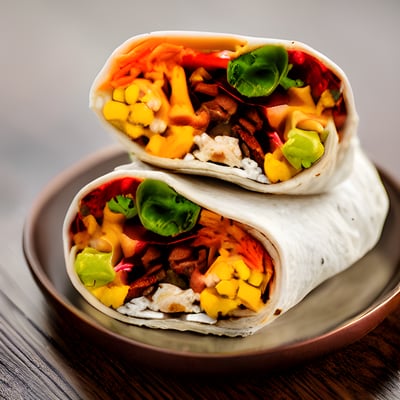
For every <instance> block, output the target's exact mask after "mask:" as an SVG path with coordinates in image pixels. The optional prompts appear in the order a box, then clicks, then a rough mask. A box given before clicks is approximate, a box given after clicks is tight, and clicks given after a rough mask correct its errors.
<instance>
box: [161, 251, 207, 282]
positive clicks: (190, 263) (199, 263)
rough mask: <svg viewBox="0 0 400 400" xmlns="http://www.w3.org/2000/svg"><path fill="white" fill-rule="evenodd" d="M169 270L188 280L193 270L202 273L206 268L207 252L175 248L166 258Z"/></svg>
mask: <svg viewBox="0 0 400 400" xmlns="http://www.w3.org/2000/svg"><path fill="white" fill-rule="evenodd" d="M168 262H169V264H170V267H171V269H172V270H173V271H174V272H176V273H177V274H179V275H184V276H186V277H188V278H190V276H191V275H192V273H193V271H194V270H195V269H198V270H199V271H203V270H204V269H205V268H206V267H207V250H206V249H194V248H190V247H188V246H176V247H175V248H174V249H173V250H172V251H171V253H170V255H169V257H168Z"/></svg>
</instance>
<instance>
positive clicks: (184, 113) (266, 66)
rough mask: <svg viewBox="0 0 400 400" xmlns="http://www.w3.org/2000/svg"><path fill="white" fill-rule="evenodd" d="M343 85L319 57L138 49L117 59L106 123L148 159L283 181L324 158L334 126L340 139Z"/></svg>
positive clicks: (155, 46)
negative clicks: (196, 162) (209, 166)
mask: <svg viewBox="0 0 400 400" xmlns="http://www.w3.org/2000/svg"><path fill="white" fill-rule="evenodd" d="M341 86H342V85H341V81H340V79H339V78H338V77H337V76H336V75H335V74H334V73H333V72H332V71H331V70H329V69H328V68H327V67H326V66H325V65H324V64H323V63H322V62H321V61H319V60H318V59H317V58H316V57H314V56H312V55H310V54H308V53H306V52H304V51H300V50H287V49H285V48H284V47H283V46H279V45H264V46H260V47H258V48H256V49H253V50H251V51H250V50H249V51H247V52H245V53H242V54H240V53H239V52H233V51H231V50H224V49H222V50H220V49H218V50H214V51H204V50H197V49H194V48H189V47H186V46H181V45H176V44H172V43H167V42H163V43H158V42H152V41H150V42H149V43H146V42H144V43H142V44H141V45H139V46H137V47H135V48H133V49H132V50H131V51H129V52H128V53H126V54H123V55H120V56H118V57H116V58H115V60H114V64H113V67H112V69H111V72H110V75H109V79H108V80H107V81H106V82H104V83H103V84H102V86H101V87H100V88H99V90H100V91H103V92H105V93H107V96H106V98H107V100H105V101H104V104H103V105H102V113H103V116H104V118H105V119H106V120H107V121H108V122H109V123H111V124H112V125H113V126H115V127H116V128H117V129H118V130H120V131H122V132H123V133H124V134H126V135H127V136H128V137H129V138H130V139H131V140H133V141H135V142H136V143H138V144H139V145H140V146H142V147H143V148H144V149H145V151H146V152H147V153H149V154H151V155H154V156H158V157H165V158H170V159H185V160H200V161H203V162H210V163H216V164H220V165H224V166H229V167H232V168H239V169H241V170H243V171H244V174H245V176H246V177H248V178H250V179H253V180H256V181H258V182H261V183H267V184H268V183H276V182H280V181H286V180H288V179H290V178H291V177H293V176H295V175H296V174H298V173H299V172H300V171H302V170H303V169H305V168H310V167H311V166H312V165H313V164H314V163H316V162H317V161H318V160H319V159H320V158H321V157H322V156H323V154H324V151H325V141H326V138H327V135H328V131H327V129H326V127H327V123H328V121H329V120H333V121H334V123H335V126H336V130H337V132H338V134H339V140H340V136H341V130H342V129H343V126H344V123H345V120H346V115H347V114H346V106H345V102H344V99H343V93H342V87H341Z"/></svg>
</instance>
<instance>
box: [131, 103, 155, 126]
mask: <svg viewBox="0 0 400 400" xmlns="http://www.w3.org/2000/svg"><path fill="white" fill-rule="evenodd" d="M130 109H131V112H130V114H129V122H132V123H133V124H139V125H143V126H148V125H150V124H151V122H152V121H153V119H154V112H153V111H152V110H151V109H150V108H149V107H147V105H146V104H144V103H135V104H132V105H131V106H130Z"/></svg>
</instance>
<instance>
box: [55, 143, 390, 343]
mask: <svg viewBox="0 0 400 400" xmlns="http://www.w3.org/2000/svg"><path fill="white" fill-rule="evenodd" d="M387 210H388V198H387V195H386V192H385V190H384V188H383V186H382V184H381V182H380V179H379V176H378V174H377V172H376V170H375V168H374V167H373V166H372V165H371V163H370V162H369V161H368V160H367V158H366V157H365V156H364V155H363V154H362V153H361V152H360V151H359V150H357V152H356V158H355V168H354V172H353V173H352V175H351V176H350V178H349V179H348V180H346V181H345V182H343V183H342V184H340V185H339V186H338V187H337V190H335V191H331V192H328V193H324V194H320V195H312V196H311V195H310V196H299V197H296V198H295V197H293V196H260V195H259V194H256V193H252V192H250V191H244V190H242V189H240V188H238V187H237V186H235V185H230V184H227V183H223V182H218V181H215V180H211V179H209V178H200V177H199V178H194V177H193V178H191V179H189V177H187V176H185V175H174V174H168V173H165V172H161V171H155V170H152V169H141V168H138V165H134V164H132V165H130V166H121V167H119V168H118V169H116V170H115V171H113V172H111V173H109V174H107V175H105V176H103V177H100V178H98V179H96V180H95V181H93V182H91V183H89V184H88V185H87V186H85V187H84V188H83V189H82V190H81V191H80V192H79V193H78V194H77V195H76V197H75V198H74V200H73V202H72V204H71V206H70V208H69V210H68V212H67V215H66V218H65V222H64V228H63V229H64V231H63V235H64V249H65V260H66V265H67V270H68V275H69V277H70V279H71V281H72V283H73V285H74V287H75V288H76V289H77V290H78V291H79V292H80V294H81V295H82V296H83V297H84V298H85V299H86V300H87V301H88V302H89V303H90V304H92V305H93V306H94V307H95V308H97V309H98V310H100V311H102V312H103V313H105V314H107V315H109V316H110V317H112V318H115V319H117V320H120V321H124V322H126V323H129V324H133V325H138V326H146V327H150V328H161V329H174V330H180V331H186V330H189V331H195V332H199V333H204V334H214V335H225V336H247V335H250V334H253V333H254V332H256V331H257V330H259V329H260V328H262V327H264V326H265V325H266V324H268V323H270V322H271V321H273V320H274V319H275V318H277V317H278V316H279V315H281V314H282V313H284V312H286V311H287V310H289V309H290V308H291V307H293V306H294V305H295V304H297V303H298V302H300V301H301V300H302V299H303V298H304V297H305V296H306V295H307V294H308V293H309V292H310V291H311V290H312V289H314V288H315V287H316V286H318V285H319V284H320V283H321V282H323V281H324V280H326V279H328V278H329V277H331V276H333V275H335V274H337V273H339V272H341V271H343V270H344V269H346V268H347V267H349V266H350V265H352V264H353V263H354V262H355V261H357V260H358V259H360V258H361V257H362V256H363V255H364V254H365V253H366V252H368V251H369V250H370V249H371V248H372V247H373V246H374V245H375V244H376V242H377V240H378V238H379V236H380V234H381V230H382V227H383V223H384V220H385V217H386V214H387Z"/></svg>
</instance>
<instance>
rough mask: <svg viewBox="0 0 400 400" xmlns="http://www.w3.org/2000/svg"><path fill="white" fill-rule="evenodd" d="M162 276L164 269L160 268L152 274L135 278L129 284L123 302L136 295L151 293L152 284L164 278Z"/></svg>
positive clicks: (163, 275)
mask: <svg viewBox="0 0 400 400" xmlns="http://www.w3.org/2000/svg"><path fill="white" fill-rule="evenodd" d="M164 277H165V271H164V270H163V269H161V270H159V271H158V272H156V273H154V274H152V275H145V276H142V277H141V278H139V279H136V280H135V281H133V282H132V283H131V284H130V287H129V290H128V294H127V295H126V299H125V302H127V301H130V300H132V299H134V298H136V297H140V296H143V295H146V294H149V293H151V292H152V291H153V288H154V285H156V284H157V283H158V282H160V281H161V280H162V279H164Z"/></svg>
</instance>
